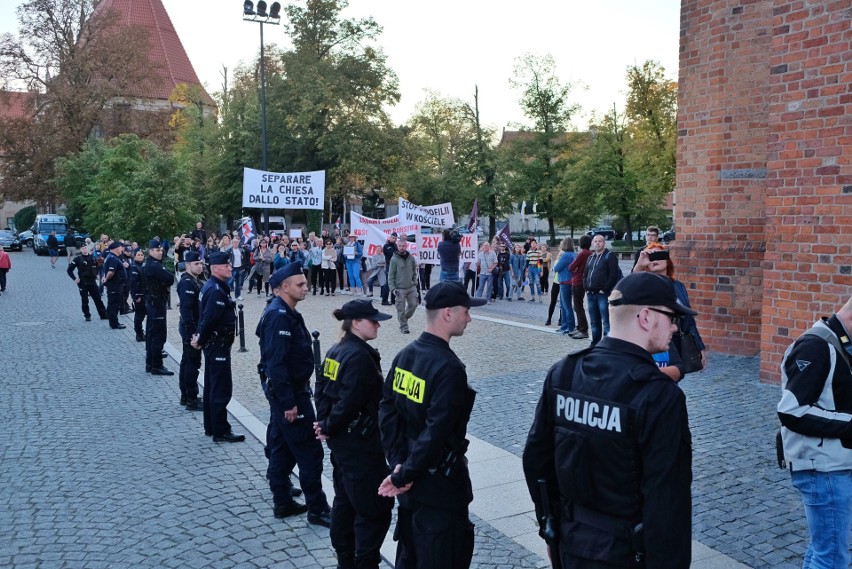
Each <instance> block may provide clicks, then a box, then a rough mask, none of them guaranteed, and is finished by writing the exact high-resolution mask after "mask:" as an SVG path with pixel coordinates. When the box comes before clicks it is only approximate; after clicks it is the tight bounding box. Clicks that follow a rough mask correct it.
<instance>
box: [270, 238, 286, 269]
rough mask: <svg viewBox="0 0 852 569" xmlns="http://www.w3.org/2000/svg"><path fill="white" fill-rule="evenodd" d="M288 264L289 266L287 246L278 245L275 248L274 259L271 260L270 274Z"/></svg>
mask: <svg viewBox="0 0 852 569" xmlns="http://www.w3.org/2000/svg"><path fill="white" fill-rule="evenodd" d="M288 264H290V255H289V254H288V253H287V246H286V245H284V244H283V243H278V245H276V246H275V257H274V258H273V259H272V272H275V271H277V270H278V269H283V268H284V267H286V266H287V265H288Z"/></svg>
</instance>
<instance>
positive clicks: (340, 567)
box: [336, 551, 357, 569]
mask: <svg viewBox="0 0 852 569" xmlns="http://www.w3.org/2000/svg"><path fill="white" fill-rule="evenodd" d="M336 553H337V569H355V568H356V567H357V565H356V564H355V552H343V551H338V552H336Z"/></svg>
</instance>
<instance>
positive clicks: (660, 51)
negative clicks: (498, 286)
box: [0, 0, 680, 132]
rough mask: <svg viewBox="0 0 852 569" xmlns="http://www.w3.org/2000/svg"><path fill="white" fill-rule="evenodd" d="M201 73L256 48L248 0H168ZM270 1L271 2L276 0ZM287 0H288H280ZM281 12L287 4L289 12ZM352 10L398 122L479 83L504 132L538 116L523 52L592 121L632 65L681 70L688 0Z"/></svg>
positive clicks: (392, 2)
mask: <svg viewBox="0 0 852 569" xmlns="http://www.w3.org/2000/svg"><path fill="white" fill-rule="evenodd" d="M162 1H163V4H164V5H165V7H166V11H167V12H168V13H169V16H170V18H171V20H172V23H173V25H174V26H175V29H176V30H177V32H178V35H179V36H180V38H181V40H182V42H183V45H184V48H185V49H186V51H187V54H188V55H189V59H190V61H191V62H192V64H193V67H194V68H195V71H196V73H197V75H198V76H199V79H200V80H201V82H202V83H204V84H205V86H206V87H207V89H208V91H210V92H213V91H218V90H220V88H221V85H222V75H221V72H222V67H223V66H225V67H228V68H229V69H230V70H233V69H234V68H235V67H237V66H238V65H240V64H241V63H249V62H251V61H252V60H253V58H256V57H257V55H258V53H259V48H260V34H259V29H258V28H259V26H258V25H257V24H254V23H249V22H244V21H243V20H242V0H196V1H194V2H193V1H187V0H162ZM22 3H23V2H22V1H21V0H2V2H0V33H4V32H11V33H17V18H16V15H15V8H16V7H17V6H19V5H21V4H22ZM268 3H269V4H271V3H272V1H271V0H268ZM284 3H286V2H284ZM283 14H284V12H283V10H282V15H283ZM343 16H344V17H346V18H363V17H367V16H372V17H373V18H374V19H375V20H376V22H377V23H378V24H379V25H380V26H382V28H383V32H382V34H381V35H380V36H379V38H378V40H377V43H378V45H379V46H380V47H381V48H382V49H383V51H384V52H385V54H386V55H387V57H388V65H389V66H390V68H391V69H393V70H394V71H395V72H396V74H397V76H398V78H399V90H400V94H401V100H400V102H399V104H398V105H396V106H395V107H393V108H391V109H389V112H390V116H391V118H392V119H393V121H394V122H395V123H397V124H402V123H405V122H406V121H407V120H408V119H409V117H411V115H412V114H413V113H414V111H415V109H416V106H417V104H418V103H419V102H420V101H422V100H423V99H424V97H425V94H426V91H427V90H431V91H436V92H438V93H439V94H440V95H441V96H444V97H453V98H458V99H462V100H463V101H465V102H468V103H470V104H472V103H473V95H474V89H475V88H476V87H477V86H478V88H479V108H480V115H481V118H482V122H483V123H484V124H485V125H486V126H491V127H493V128H495V129H497V131H498V132H500V131H501V130H502V129H503V128H507V129H510V130H513V129H516V128H517V126H518V125H527V126H529V125H531V122H530V121H529V120H528V119H527V118H526V117H524V115H523V112H522V110H521V107H520V105H519V102H518V101H519V98H520V92H519V91H518V90H516V89H513V88H512V87H511V86H510V84H509V80H510V79H511V77H512V76H513V69H514V66H515V60H516V58H518V57H520V56H522V55H524V54H526V53H530V54H533V55H547V54H550V55H551V56H552V57H553V58H554V60H555V62H556V67H557V72H558V76H559V78H560V80H561V81H562V82H563V83H572V84H573V85H574V90H573V91H572V99H573V101H574V102H576V103H578V104H579V105H580V106H581V109H582V111H581V112H580V113H579V114H578V115H577V117H576V118H575V120H574V126H575V127H578V128H583V127H585V126H587V124H588V120H589V117H590V116H591V115H592V114H593V113H596V114H598V115H602V114H604V113H606V112H608V111H609V110H611V109H612V106H613V104H615V105H616V106H617V107H618V108H619V109H621V108H623V105H624V100H625V97H626V91H627V83H626V71H627V68H628V67H629V66H631V65H637V64H640V65H641V64H642V63H643V62H644V61H645V60H648V59H652V60H655V61H658V62H660V63H661V64H662V66H663V67H664V68H665V69H666V74H667V76H668V77H670V78H671V79H676V78H677V64H678V59H677V58H678V41H679V40H678V38H679V32H680V28H679V26H680V0H642V1H637V0H595V1H588V0H584V1H582V2H578V1H577V0H563V1H561V2H560V1H556V0H524V1H521V2H519V1H517V0H515V1H511V2H510V1H508V0H491V1H488V2H486V1H483V0H431V1H430V2H429V3H427V4H424V5H419V4H417V3H415V2H409V1H401V0H350V2H349V6H348V8H346V10H344V12H343ZM264 40H265V43H266V44H267V45H270V44H272V43H275V44H277V45H279V46H281V47H285V48H286V47H288V46H289V45H290V44H289V40H288V38H287V37H286V36H285V33H284V28H283V26H267V25H265V26H264Z"/></svg>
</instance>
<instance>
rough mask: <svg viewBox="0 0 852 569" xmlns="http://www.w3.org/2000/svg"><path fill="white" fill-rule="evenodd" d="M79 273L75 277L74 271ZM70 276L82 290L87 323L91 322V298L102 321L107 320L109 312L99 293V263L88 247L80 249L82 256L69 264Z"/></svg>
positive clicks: (84, 246)
mask: <svg viewBox="0 0 852 569" xmlns="http://www.w3.org/2000/svg"><path fill="white" fill-rule="evenodd" d="M75 270H76V271H77V276H76V277H75V276H74V271H75ZM68 276H69V277H71V280H73V281H74V283H75V284H76V285H77V288H78V289H79V290H80V300H81V302H82V307H83V317H84V318H85V319H86V322H89V321H91V319H92V313H91V312H90V311H89V297H91V298H92V302H94V303H95V308H96V309H97V310H98V315H99V316H100V317H101V320H106V319H107V310H106V308H105V307H104V303H103V301H102V300H101V294H100V292H98V285H97V280H98V263H97V261H95V258H94V257H92V252H91V251H90V250H89V248H88V247H87V246H86V245H83V246H82V247H80V254H79V255H77V256H76V257H74V258H73V259H72V260H71V262H70V263H68Z"/></svg>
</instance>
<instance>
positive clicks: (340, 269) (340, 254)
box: [334, 237, 346, 294]
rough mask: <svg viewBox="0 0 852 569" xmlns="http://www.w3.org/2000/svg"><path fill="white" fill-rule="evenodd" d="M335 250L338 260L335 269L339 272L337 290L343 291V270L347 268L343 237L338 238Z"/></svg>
mask: <svg viewBox="0 0 852 569" xmlns="http://www.w3.org/2000/svg"><path fill="white" fill-rule="evenodd" d="M334 250H335V251H337V260H336V261H335V262H334V268H335V269H336V270H337V288H338V290H340V291H341V294H342V291H343V269H344V268H345V267H346V259H345V258H344V256H343V237H338V238H337V240H336V241H335V243H334Z"/></svg>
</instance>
